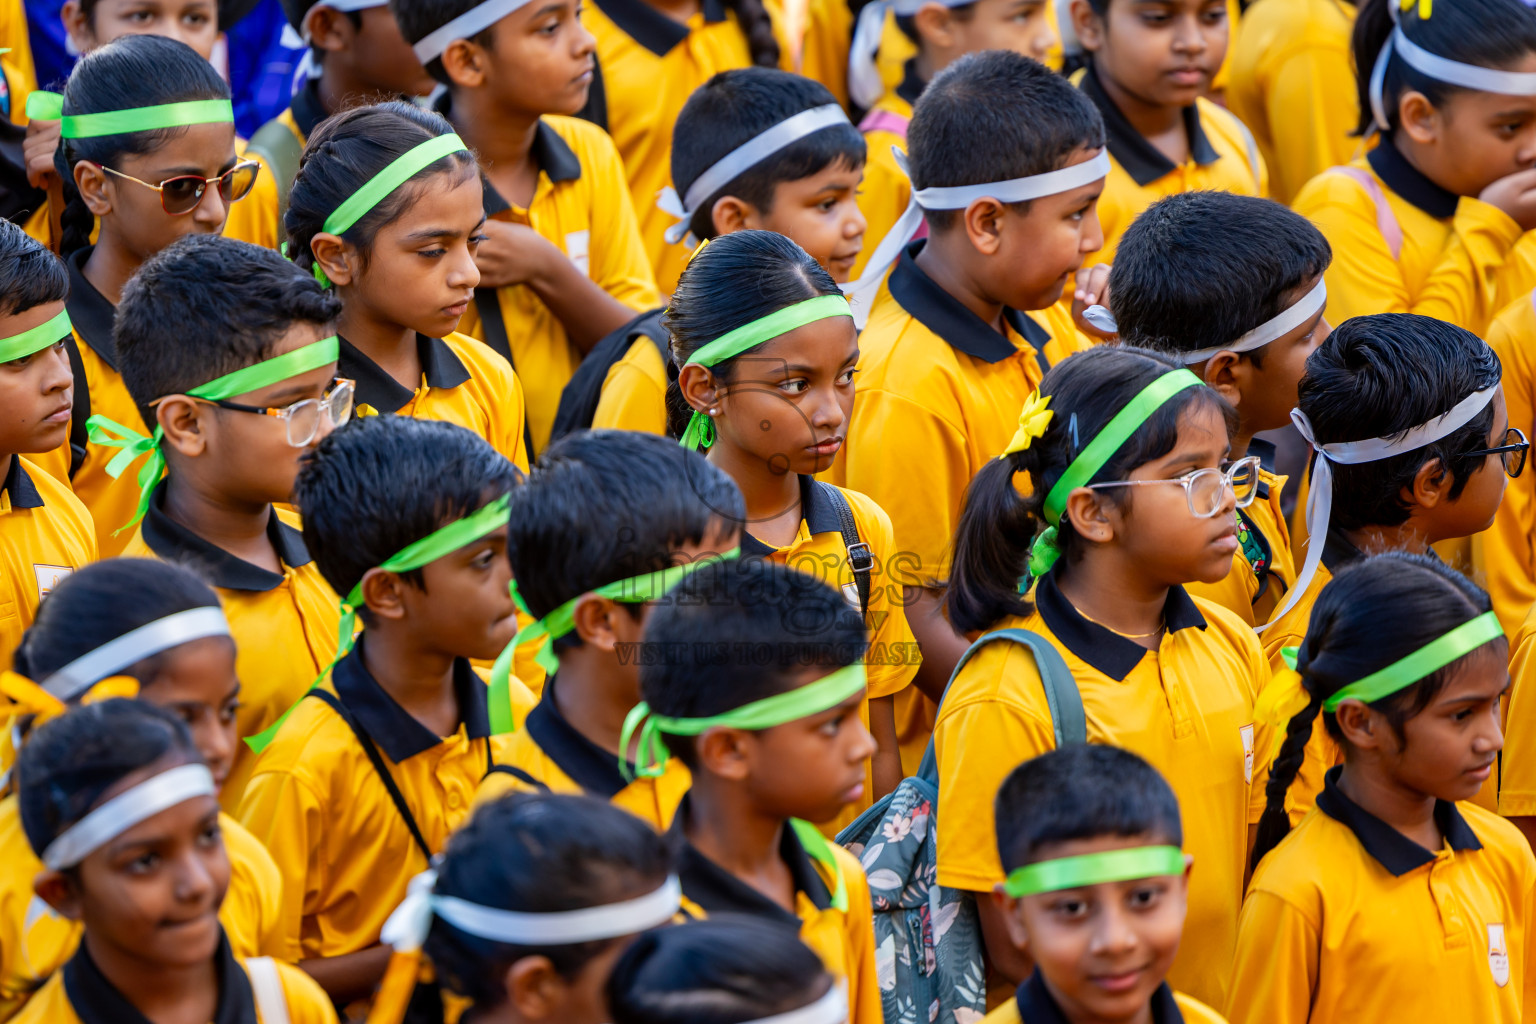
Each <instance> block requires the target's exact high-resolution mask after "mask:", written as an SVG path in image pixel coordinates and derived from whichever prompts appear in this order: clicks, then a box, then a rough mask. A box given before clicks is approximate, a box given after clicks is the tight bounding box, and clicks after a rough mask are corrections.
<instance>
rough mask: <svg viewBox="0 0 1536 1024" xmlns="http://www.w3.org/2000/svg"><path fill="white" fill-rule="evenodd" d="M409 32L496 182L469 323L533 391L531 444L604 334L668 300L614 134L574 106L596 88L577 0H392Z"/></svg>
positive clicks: (441, 106)
mask: <svg viewBox="0 0 1536 1024" xmlns="http://www.w3.org/2000/svg"><path fill="white" fill-rule="evenodd" d="M390 7H391V9H392V10H393V11H394V12H395V17H396V18H397V19H398V20H399V22H400V28H401V30H402V31H403V32H404V33H405V38H406V39H407V40H409V41H410V42H411V44H412V45H413V47H414V48H415V51H416V55H417V57H418V58H420V59H421V61H422V63H423V64H424V65H425V66H426V68H427V71H428V72H429V73H430V74H431V75H432V77H433V78H435V79H437V80H438V81H439V82H441V83H442V84H443V85H445V86H447V90H446V92H445V93H444V94H443V96H442V98H441V100H440V101H439V103H438V107H437V109H438V111H439V112H440V113H441V114H442V115H443V116H444V117H446V118H448V120H449V121H451V122H452V123H453V126H454V128H455V130H456V131H457V132H458V133H459V135H460V136H461V137H462V138H463V139H464V141H465V142H466V143H467V144H468V145H469V146H470V147H471V148H473V149H474V150H475V152H476V154H477V155H478V156H479V159H480V167H481V171H482V176H483V182H484V185H485V212H486V215H487V217H488V218H489V219H488V220H487V221H486V224H485V229H484V232H483V233H484V234H485V235H486V236H488V237H487V239H486V241H484V242H482V243H481V244H480V248H479V252H478V254H477V257H476V262H477V264H478V266H479V268H480V276H481V280H480V286H479V288H478V289H477V290H476V293H475V304H474V307H473V310H472V311H471V313H470V314H469V315H468V316H467V317H466V319H465V320H464V321H463V323H462V324H461V327H460V329H461V330H462V331H463V332H464V333H466V334H470V335H473V336H474V337H476V338H479V339H481V340H483V341H485V342H486V343H487V344H488V345H490V346H491V347H492V348H493V349H495V350H496V351H498V352H500V353H501V354H502V355H504V356H506V357H507V359H508V360H509V361H510V362H511V363H512V366H513V368H514V369H515V370H516V371H517V374H518V376H519V377H520V378H521V379H522V381H523V386H524V388H526V389H527V392H526V393H527V402H528V408H527V415H528V428H529V432H530V434H531V435H532V441H533V448H534V451H532V452H530V453H529V455H530V457H531V456H532V455H533V454H534V453H535V452H537V451H541V450H542V449H543V448H544V447H545V445H547V444H548V443H549V437H550V430H551V427H552V426H553V424H554V419H555V411H556V409H557V407H558V406H559V402H560V392H561V390H562V389H563V388H564V387H565V385H566V382H567V381H569V380H570V379H571V375H572V374H573V373H574V372H575V370H576V367H577V366H578V365H579V364H580V363H581V361H582V357H583V356H584V355H585V354H586V353H587V352H588V351H590V350H591V349H592V347H593V346H594V345H596V344H597V342H598V341H599V340H601V339H602V338H603V337H604V336H605V335H607V334H608V333H609V332H611V331H613V330H614V329H616V328H618V327H620V326H622V325H623V324H624V323H625V322H627V321H629V320H630V319H632V318H633V317H634V315H635V314H636V313H638V312H641V311H642V310H647V309H650V308H652V307H654V306H656V305H657V304H658V303H659V301H660V297H659V295H658V294H657V291H656V281H655V278H654V277H653V276H652V273H651V266H650V262H649V260H648V259H647V258H646V254H645V248H644V246H643V245H642V244H641V241H640V229H639V226H638V222H637V221H636V219H635V211H634V207H633V205H632V204H631V200H630V196H629V190H628V188H627V186H626V184H625V177H624V167H623V164H622V162H621V161H620V159H619V152H618V150H617V149H616V148H615V147H614V144H613V140H611V139H610V138H609V137H608V135H607V134H606V133H605V132H604V131H603V130H602V129H601V128H598V127H597V126H596V125H593V124H591V123H590V122H587V121H582V120H580V119H578V118H575V117H572V116H570V115H573V114H575V113H576V112H577V111H579V110H581V109H582V107H583V106H585V105H586V102H587V91H588V89H589V88H590V87H591V84H592V69H593V66H594V63H593V62H594V57H593V53H594V52H595V43H594V42H593V38H592V34H591V33H590V32H588V31H587V30H586V28H585V27H583V25H582V23H581V21H580V19H579V18H578V17H577V14H578V7H579V5H578V3H577V0H554V2H553V3H523V4H520V5H510V6H509V5H507V4H504V3H499V2H496V0H391V4H390Z"/></svg>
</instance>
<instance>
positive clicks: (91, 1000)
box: [64, 929, 257, 1024]
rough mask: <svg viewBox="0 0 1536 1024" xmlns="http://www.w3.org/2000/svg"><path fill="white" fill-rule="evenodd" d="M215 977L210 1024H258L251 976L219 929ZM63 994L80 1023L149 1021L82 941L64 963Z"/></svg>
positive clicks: (136, 1022)
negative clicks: (216, 998) (215, 997)
mask: <svg viewBox="0 0 1536 1024" xmlns="http://www.w3.org/2000/svg"><path fill="white" fill-rule="evenodd" d="M213 960H214V972H215V976H216V977H217V979H218V985H219V1001H218V1003H217V1004H216V1006H215V1008H214V1011H213V1024H257V1017H256V995H255V992H253V991H252V989H251V979H250V978H248V977H247V976H246V973H245V969H244V968H243V967H241V966H240V965H239V964H238V963H237V962H236V961H235V957H234V954H233V953H232V952H230V949H229V937H228V936H227V935H225V934H224V933H223V930H222V929H221V930H220V932H219V948H218V951H217V952H215V953H214V954H213ZM64 994H65V995H67V996H69V1004H70V1006H72V1007H74V1010H75V1015H76V1016H78V1017H79V1018H80V1022H81V1024H150V1022H149V1018H148V1017H145V1016H144V1015H143V1014H142V1013H140V1012H139V1009H138V1007H136V1006H134V1005H133V1004H132V1003H130V1002H129V1001H128V999H127V997H126V996H124V995H123V994H122V993H121V992H119V991H118V990H117V987H116V986H115V985H113V984H112V983H111V982H110V981H108V980H107V977H106V975H104V974H102V973H101V968H99V967H97V966H96V961H94V960H92V959H91V954H90V952H89V950H87V949H86V944H85V943H83V942H82V943H80V947H79V948H78V949H76V950H75V955H74V956H72V957H70V958H69V962H68V963H66V964H65V965H64Z"/></svg>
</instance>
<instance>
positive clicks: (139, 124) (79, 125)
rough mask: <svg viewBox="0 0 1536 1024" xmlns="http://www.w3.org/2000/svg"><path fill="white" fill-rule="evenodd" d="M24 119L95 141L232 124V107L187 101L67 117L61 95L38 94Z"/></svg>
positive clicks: (31, 99) (65, 134)
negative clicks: (103, 137)
mask: <svg viewBox="0 0 1536 1024" xmlns="http://www.w3.org/2000/svg"><path fill="white" fill-rule="evenodd" d="M27 116H28V117H29V118H35V119H40V120H43V121H57V122H59V134H60V135H61V136H63V137H64V138H66V139H94V138H96V137H98V136H101V135H126V134H128V133H129V132H153V131H158V130H160V129H161V128H185V127H187V126H188V125H194V124H234V123H235V107H234V104H232V103H231V102H230V101H229V100H187V101H186V102H183V103H161V104H159V105H157V106H153V107H130V108H128V109H127V110H104V111H102V112H101V113H99V114H66V113H64V97H63V96H61V95H59V94H58V93H56V92H42V91H38V92H34V93H32V94H31V95H29V96H28V97H27Z"/></svg>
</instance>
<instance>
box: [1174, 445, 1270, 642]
mask: <svg viewBox="0 0 1536 1024" xmlns="http://www.w3.org/2000/svg"><path fill="white" fill-rule="evenodd" d="M1248 454H1249V455H1257V456H1258V457H1259V460H1260V469H1259V491H1258V494H1256V495H1254V499H1253V504H1252V505H1249V506H1248V507H1247V508H1240V509H1238V510H1237V537H1238V545H1237V551H1236V552H1235V553H1234V554H1233V555H1232V571H1231V572H1229V573H1227V575H1226V578H1224V579H1222V580H1221V581H1220V582H1217V583H1188V584H1185V587H1184V589H1185V590H1188V591H1189V594H1190V596H1191V597H1201V598H1204V599H1205V600H1207V601H1210V602H1211V603H1213V604H1219V605H1221V606H1222V607H1223V608H1225V609H1227V610H1228V611H1229V612H1232V613H1233V614H1234V615H1236V616H1237V617H1238V618H1240V619H1242V620H1243V621H1244V622H1246V623H1248V625H1250V626H1262V625H1263V624H1264V623H1266V622H1268V621H1269V617H1270V616H1271V615H1272V614H1273V613H1274V611H1275V609H1276V608H1278V607H1280V602H1281V601H1282V600H1284V599H1285V595H1286V594H1289V593H1290V592H1291V588H1292V587H1294V586H1295V585H1296V566H1295V564H1294V562H1293V561H1292V556H1291V534H1290V530H1289V529H1287V527H1286V523H1285V513H1284V511H1283V510H1282V509H1281V508H1280V494H1281V491H1282V490H1284V488H1285V482H1286V478H1285V477H1283V476H1276V475H1275V446H1274V445H1272V444H1270V443H1269V442H1268V441H1261V440H1259V439H1257V438H1255V439H1254V440H1253V441H1250V442H1249V444H1248Z"/></svg>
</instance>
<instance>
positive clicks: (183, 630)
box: [43, 607, 230, 704]
mask: <svg viewBox="0 0 1536 1024" xmlns="http://www.w3.org/2000/svg"><path fill="white" fill-rule="evenodd" d="M229 635H230V634H229V621H228V620H227V619H225V618H224V613H223V612H222V611H221V610H220V609H218V608H215V607H208V608H193V609H190V610H188V611H184V612H177V613H176V614H174V615H167V616H166V617H165V618H163V619H156V620H155V621H154V622H150V623H147V624H145V625H143V626H140V627H139V628H138V629H135V630H132V631H130V632H127V633H124V634H123V635H122V636H120V637H118V638H117V639H116V640H113V641H111V642H110V643H105V644H102V645H101V646H100V647H98V648H96V649H95V650H94V651H91V652H90V653H89V654H83V655H81V656H80V657H78V658H76V659H75V660H74V661H72V662H70V663H69V664H68V665H65V666H64V667H63V668H61V669H59V670H58V671H57V672H55V673H53V674H52V675H50V676H49V677H48V678H47V679H44V680H43V689H45V690H47V691H48V692H49V693H50V694H52V695H53V696H55V697H57V698H59V700H61V701H63V702H64V703H65V704H68V703H69V702H70V701H72V700H74V699H75V698H76V697H78V696H80V695H81V694H82V693H84V692H85V691H86V690H88V689H90V688H91V687H92V686H94V685H96V684H97V683H99V682H101V681H102V680H103V679H106V678H107V677H108V676H114V675H117V673H119V672H121V671H122V670H123V669H125V668H128V667H129V666H131V665H136V664H138V663H139V662H141V661H143V660H144V659H145V658H148V657H150V656H151V655H154V654H159V653H160V652H162V651H168V650H170V649H171V648H172V647H180V646H181V645H182V644H185V643H191V642H192V641H193V640H201V639H203V638H204V637H210V636H229Z"/></svg>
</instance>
